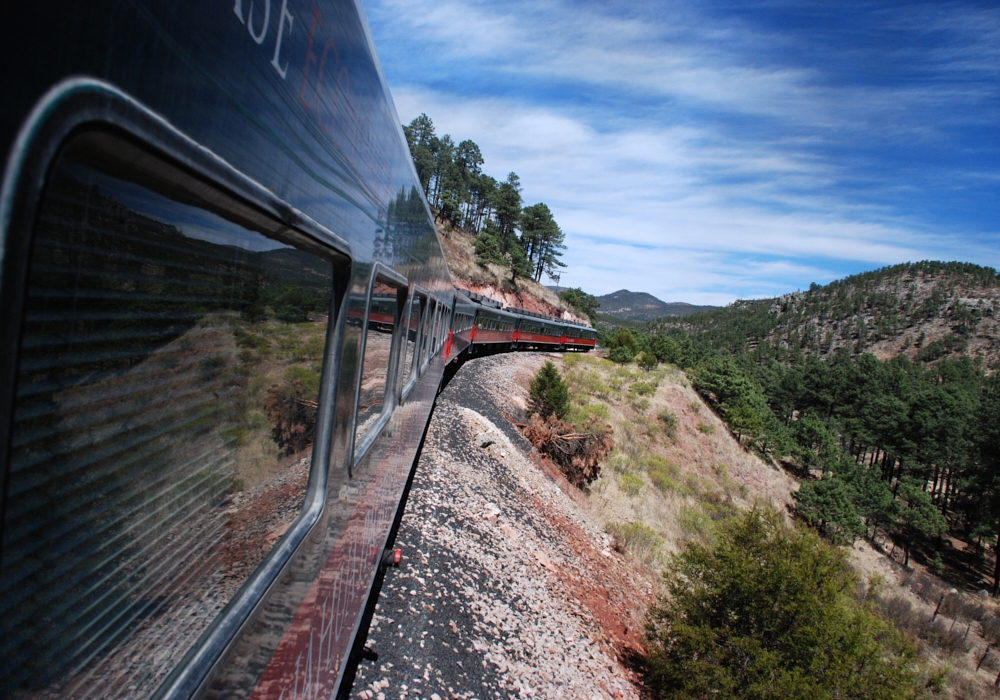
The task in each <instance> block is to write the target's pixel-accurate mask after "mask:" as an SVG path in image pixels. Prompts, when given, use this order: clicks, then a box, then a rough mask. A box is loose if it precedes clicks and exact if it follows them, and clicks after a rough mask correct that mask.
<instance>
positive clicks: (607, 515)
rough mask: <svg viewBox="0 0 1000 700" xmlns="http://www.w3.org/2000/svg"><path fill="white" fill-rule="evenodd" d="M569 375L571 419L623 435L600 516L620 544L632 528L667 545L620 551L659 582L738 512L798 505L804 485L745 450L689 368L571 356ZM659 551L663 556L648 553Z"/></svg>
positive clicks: (598, 485)
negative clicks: (689, 548) (671, 558)
mask: <svg viewBox="0 0 1000 700" xmlns="http://www.w3.org/2000/svg"><path fill="white" fill-rule="evenodd" d="M562 371H563V376H564V377H565V378H566V380H567V382H568V383H569V387H570V395H571V397H572V408H571V411H570V415H569V420H570V421H571V422H574V423H576V424H578V425H582V424H585V423H586V422H587V421H593V420H598V421H601V422H606V423H607V424H609V425H611V426H612V428H614V431H615V434H614V437H615V445H616V447H615V450H614V452H612V454H611V456H610V458H609V459H608V464H607V467H608V468H606V469H604V470H603V471H602V474H601V477H600V478H599V479H598V480H597V481H596V482H594V484H593V485H592V486H591V489H590V499H589V508H590V511H591V516H592V517H594V519H595V520H596V521H597V522H598V523H601V524H603V525H604V527H605V528H606V529H608V532H609V533H611V534H612V535H613V536H614V537H615V539H616V542H620V541H621V540H622V538H623V537H624V535H622V534H621V533H620V532H617V531H616V530H615V528H619V529H620V528H621V527H623V524H630V526H634V527H639V526H642V527H645V528H648V529H649V530H650V532H651V533H654V534H655V535H656V537H657V538H659V539H653V538H646V539H644V540H643V542H644V544H643V545H642V546H641V547H637V546H633V545H629V544H627V543H626V544H624V545H621V547H620V548H621V549H622V551H624V552H626V553H627V554H628V555H629V556H631V557H632V558H633V559H635V561H636V562H637V563H638V564H639V565H641V566H643V567H645V568H646V570H647V571H648V573H649V574H650V575H651V576H655V574H656V570H657V567H658V566H660V565H662V563H663V558H664V556H665V555H667V554H669V553H672V552H677V551H679V550H680V549H681V548H682V547H683V545H684V543H686V542H688V541H690V540H699V541H708V540H709V539H710V538H711V537H712V533H713V531H714V529H715V524H716V523H717V522H719V521H720V520H721V519H723V518H725V517H728V516H729V515H730V514H731V513H732V512H734V509H737V508H746V507H749V506H750V505H751V504H752V503H754V502H756V501H762V502H770V503H773V504H774V505H775V506H776V507H778V508H781V509H784V508H785V507H786V506H787V505H788V504H789V503H790V501H791V495H790V494H791V492H792V491H793V490H794V489H795V488H796V482H795V481H794V479H792V478H791V477H790V476H788V475H787V474H785V473H784V472H781V471H778V470H776V469H774V468H773V467H771V466H770V465H767V464H765V463H764V462H762V461H761V460H760V459H758V458H757V457H756V456H754V455H752V454H749V453H747V452H746V451H744V450H743V449H742V448H741V447H740V446H739V445H738V444H737V443H736V440H735V439H734V438H733V437H732V436H731V435H730V434H729V432H728V431H727V430H726V429H725V427H724V426H723V424H722V423H721V421H720V420H719V419H718V417H717V416H715V414H714V413H712V411H711V410H709V409H708V408H707V407H705V406H703V404H702V402H701V399H700V398H699V397H698V395H697V394H696V393H695V392H694V390H693V389H691V386H690V383H689V382H688V381H687V379H686V377H685V375H684V373H683V372H682V371H681V370H679V369H677V368H674V367H668V366H660V367H658V368H656V369H654V370H649V371H644V370H642V369H640V368H639V367H637V366H636V365H615V364H613V363H611V362H609V361H607V360H603V359H601V358H598V357H596V356H593V355H568V356H566V357H564V358H563V359H562ZM650 543H655V548H656V550H657V551H655V552H650V551H648V550H649V548H650V547H653V546H654V545H653V544H650Z"/></svg>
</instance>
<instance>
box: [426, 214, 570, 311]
mask: <svg viewBox="0 0 1000 700" xmlns="http://www.w3.org/2000/svg"><path fill="white" fill-rule="evenodd" d="M437 227H438V238H439V239H440V240H441V247H442V249H443V250H444V257H445V261H446V262H447V263H448V270H449V272H451V276H452V278H453V279H454V280H455V285H456V286H458V287H459V288H461V289H468V290H469V291H471V292H475V293H476V294H482V295H483V296H485V297H489V298H490V299H495V300H496V301H499V302H501V303H502V304H503V305H504V306H510V307H513V308H515V309H526V310H528V311H534V312H536V313H541V314H546V315H548V316H552V317H554V318H561V319H564V320H566V321H574V322H576V323H582V324H583V325H585V326H589V325H590V321H589V320H587V318H586V317H584V316H581V315H579V314H577V313H576V312H575V311H574V310H573V309H572V308H570V307H569V306H568V305H566V304H564V303H563V302H562V301H560V300H559V297H558V296H557V295H556V293H555V292H553V291H552V290H551V289H549V288H548V287H545V286H543V285H541V284H539V283H537V282H535V281H534V280H530V279H524V278H518V280H517V284H516V285H513V284H511V282H510V276H509V273H505V271H504V269H503V268H501V267H500V266H499V265H480V264H478V263H477V262H476V238H475V236H473V235H472V234H470V233H466V232H465V231H463V230H462V229H460V228H452V227H451V226H450V225H448V224H444V223H440V222H439V223H438V224H437Z"/></svg>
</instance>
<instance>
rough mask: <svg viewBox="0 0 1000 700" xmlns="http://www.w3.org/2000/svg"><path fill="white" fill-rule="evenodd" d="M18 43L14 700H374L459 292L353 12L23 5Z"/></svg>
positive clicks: (471, 311)
mask: <svg viewBox="0 0 1000 700" xmlns="http://www.w3.org/2000/svg"><path fill="white" fill-rule="evenodd" d="M5 14H6V16H5V22H4V24H3V27H2V29H0V34H2V40H0V52H2V61H3V62H2V66H3V70H2V71H0V81H2V88H3V89H2V93H0V94H2V95H3V98H2V99H3V110H2V116H0V148H2V152H3V159H4V167H5V169H4V173H3V181H2V189H0V251H2V252H0V255H2V259H0V265H2V267H0V329H2V333H0V372H2V375H0V493H2V506H0V507H2V512H0V527H2V531H0V538H2V547H0V650H2V651H0V654H2V665H0V697H2V698H14V697H16V698H42V697H44V698H104V697H116V698H140V697H155V698H190V697H205V698H224V697H244V698H258V699H261V700H263V699H265V698H268V699H273V700H278V699H279V698H280V699H283V700H291V699H292V698H303V697H310V698H313V697H332V696H338V695H345V694H346V693H347V692H348V691H349V690H350V684H351V681H352V676H353V669H354V668H355V667H356V664H357V663H358V662H359V661H360V660H361V659H362V658H364V657H365V656H366V652H365V648H364V638H365V634H366V630H367V626H368V623H369V621H370V616H371V611H372V609H373V605H374V602H375V600H376V599H377V596H378V589H379V586H380V584H381V577H382V576H383V575H384V570H385V567H386V566H387V565H390V564H391V563H392V561H393V556H392V548H391V544H392V541H393V538H394V536H395V529H396V527H398V522H399V518H400V517H401V513H402V509H403V504H404V503H405V499H406V494H407V491H408V488H409V483H410V481H411V479H412V475H413V470H414V468H415V465H416V460H417V458H418V457H419V453H420V448H421V444H422V440H423V436H424V433H425V430H426V426H427V424H428V421H429V419H430V415H431V411H432V409H433V405H434V399H435V396H436V394H437V392H438V390H439V387H440V385H441V382H442V378H443V377H444V376H446V368H447V366H449V365H450V366H451V367H454V366H456V364H457V363H460V362H461V361H463V360H464V359H465V358H468V357H472V356H475V355H478V354H484V353H489V352H498V351H508V350H517V349H551V350H587V349H589V348H591V347H593V345H594V342H595V337H596V336H595V333H594V331H593V330H592V329H589V328H586V327H583V326H577V325H575V324H567V323H565V322H560V321H555V320H553V319H546V318H540V317H537V316H531V315H526V314H524V313H521V312H518V311H515V310H511V309H503V308H500V306H499V305H498V304H491V303H489V302H488V301H487V300H485V299H482V298H478V299H477V298H476V297H475V295H466V294H458V293H456V291H455V289H454V286H453V284H452V281H451V279H450V277H449V274H448V270H447V267H446V266H445V262H444V259H443V257H442V253H441V248H440V245H439V242H438V240H437V237H436V233H435V230H434V226H433V222H432V218H431V216H430V211H429V209H428V207H427V203H426V201H425V200H424V198H423V196H422V193H421V190H420V185H419V181H418V179H417V176H416V173H415V171H414V168H413V164H412V161H411V158H410V155H409V152H408V149H407V146H406V142H405V139H404V138H403V134H402V131H401V128H400V124H399V118H398V116H397V114H396V112H395V109H394V107H393V104H392V100H391V97H390V95H389V91H388V89H387V87H386V84H385V80H384V78H383V75H382V73H381V69H380V68H379V64H378V59H377V57H376V55H375V50H374V47H373V43H372V40H371V36H370V33H369V30H368V27H367V24H366V20H365V17H364V13H363V11H362V8H361V7H360V5H359V4H358V3H357V2H355V0H316V2H312V1H307V0H228V2H194V1H192V0H178V1H177V2H171V3H165V2H155V1H154V0H95V1H94V2H88V3H70V2H41V3H22V4H21V5H20V6H19V7H18V8H17V9H11V10H10V12H8V13H5Z"/></svg>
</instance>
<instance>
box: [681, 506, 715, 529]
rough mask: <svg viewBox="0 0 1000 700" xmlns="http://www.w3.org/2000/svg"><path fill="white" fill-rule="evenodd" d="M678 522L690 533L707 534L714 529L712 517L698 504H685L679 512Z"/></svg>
mask: <svg viewBox="0 0 1000 700" xmlns="http://www.w3.org/2000/svg"><path fill="white" fill-rule="evenodd" d="M677 524H678V525H680V526H681V529H682V530H684V532H686V533H687V534H689V535H707V534H708V533H709V532H711V531H712V528H713V524H712V519H711V518H710V517H708V514H707V513H705V511H703V510H702V509H701V508H698V507H697V506H684V507H683V508H681V510H680V512H679V513H678V514H677Z"/></svg>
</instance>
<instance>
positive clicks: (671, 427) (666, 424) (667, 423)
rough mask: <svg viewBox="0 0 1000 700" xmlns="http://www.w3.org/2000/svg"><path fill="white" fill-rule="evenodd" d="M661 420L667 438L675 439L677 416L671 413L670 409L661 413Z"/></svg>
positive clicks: (659, 416)
mask: <svg viewBox="0 0 1000 700" xmlns="http://www.w3.org/2000/svg"><path fill="white" fill-rule="evenodd" d="M657 418H659V419H660V425H662V426H663V432H664V433H666V434H667V437H669V438H674V437H676V436H677V414H676V413H674V412H673V411H671V410H670V409H669V408H665V409H663V410H662V411H660V414H659V415H658V416H657Z"/></svg>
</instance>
